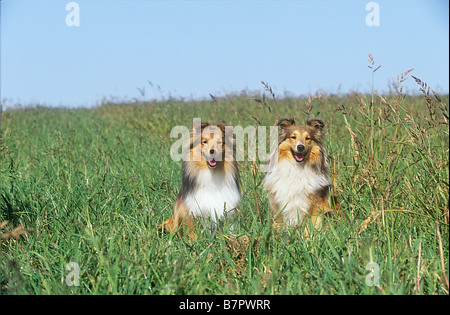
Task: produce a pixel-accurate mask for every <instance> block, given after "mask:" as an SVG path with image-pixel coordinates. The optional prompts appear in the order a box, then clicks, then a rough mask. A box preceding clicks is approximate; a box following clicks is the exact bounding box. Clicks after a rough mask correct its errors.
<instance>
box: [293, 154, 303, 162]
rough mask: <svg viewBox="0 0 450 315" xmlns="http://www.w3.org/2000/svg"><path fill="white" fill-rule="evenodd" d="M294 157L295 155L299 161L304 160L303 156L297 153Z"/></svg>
mask: <svg viewBox="0 0 450 315" xmlns="http://www.w3.org/2000/svg"><path fill="white" fill-rule="evenodd" d="M294 157H295V159H296V160H297V161H298V162H301V161H303V156H297V155H294Z"/></svg>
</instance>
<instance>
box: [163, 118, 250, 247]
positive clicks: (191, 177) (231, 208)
mask: <svg viewBox="0 0 450 315" xmlns="http://www.w3.org/2000/svg"><path fill="white" fill-rule="evenodd" d="M225 128H226V127H225V125H222V124H219V125H217V126H212V125H210V124H209V123H202V124H201V126H194V129H193V131H192V132H191V134H190V140H189V144H188V145H189V149H188V150H186V151H187V156H186V158H185V159H184V161H183V165H182V183H181V188H180V191H179V193H178V196H177V199H176V201H175V206H174V213H173V216H172V217H171V218H170V219H168V220H166V221H165V222H164V223H162V224H161V225H160V227H161V228H164V229H166V230H169V231H171V232H174V231H177V230H179V231H180V233H181V234H183V232H184V233H187V234H189V235H190V238H191V239H192V238H193V237H194V234H193V229H192V228H193V224H194V222H193V219H196V218H199V219H207V220H208V219H210V220H211V225H212V226H213V228H216V227H217V224H218V223H219V222H218V221H221V220H222V219H223V218H224V217H227V216H232V215H234V214H235V212H236V207H237V206H238V205H239V202H240V200H241V194H240V190H239V184H238V177H239V173H238V168H237V162H236V160H235V158H234V141H233V136H232V135H231V136H230V137H229V136H228V135H227V137H226V136H225V135H226V133H225ZM227 134H228V133H227Z"/></svg>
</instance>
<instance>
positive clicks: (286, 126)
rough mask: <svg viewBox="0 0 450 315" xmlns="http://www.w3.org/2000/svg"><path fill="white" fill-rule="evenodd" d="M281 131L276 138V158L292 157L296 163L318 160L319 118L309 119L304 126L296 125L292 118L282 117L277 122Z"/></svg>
mask: <svg viewBox="0 0 450 315" xmlns="http://www.w3.org/2000/svg"><path fill="white" fill-rule="evenodd" d="M278 126H280V128H281V132H280V134H279V138H278V160H281V159H292V160H293V161H295V162H296V163H298V164H304V163H311V164H314V163H316V162H319V161H320V157H321V156H322V155H323V152H324V149H323V148H322V140H323V133H322V132H323V128H324V126H325V124H324V123H323V121H321V120H319V119H309V120H308V122H307V123H306V126H297V125H295V121H294V119H292V118H289V119H287V118H282V119H280V120H279V122H278Z"/></svg>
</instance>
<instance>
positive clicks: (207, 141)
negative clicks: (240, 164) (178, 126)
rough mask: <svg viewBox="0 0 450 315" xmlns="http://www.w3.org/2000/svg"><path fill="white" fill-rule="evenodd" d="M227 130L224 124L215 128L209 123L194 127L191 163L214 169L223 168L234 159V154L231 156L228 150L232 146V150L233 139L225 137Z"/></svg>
mask: <svg viewBox="0 0 450 315" xmlns="http://www.w3.org/2000/svg"><path fill="white" fill-rule="evenodd" d="M226 128H227V127H226V126H225V125H223V124H218V125H216V126H214V125H210V123H208V122H204V123H202V124H201V126H196V127H194V130H193V132H192V139H191V158H192V159H191V161H194V162H195V163H197V164H198V165H199V166H201V167H207V168H209V169H214V168H216V167H219V168H220V167H222V166H223V164H224V163H225V162H226V161H229V160H230V159H232V153H231V154H230V152H229V150H227V149H226V148H230V146H231V150H232V145H233V138H232V136H231V137H226V136H225V135H226V132H225V131H226ZM227 134H228V133H227ZM229 138H230V139H229ZM231 152H232V151H231Z"/></svg>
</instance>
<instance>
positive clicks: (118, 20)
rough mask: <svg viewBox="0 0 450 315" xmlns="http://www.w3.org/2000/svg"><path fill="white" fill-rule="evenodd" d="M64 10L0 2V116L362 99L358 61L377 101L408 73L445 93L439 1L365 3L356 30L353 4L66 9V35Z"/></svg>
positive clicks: (41, 0)
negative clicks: (113, 106)
mask: <svg viewBox="0 0 450 315" xmlns="http://www.w3.org/2000/svg"><path fill="white" fill-rule="evenodd" d="M69 2H70V1H65V0H2V1H1V21H0V26H1V39H0V40H1V42H0V44H1V56H0V57H1V64H0V66H1V68H0V72H1V99H2V103H3V105H4V106H8V105H12V104H14V103H21V104H24V105H30V104H42V105H50V106H60V105H64V106H80V105H82V106H90V105H94V104H96V103H99V102H100V101H101V100H102V99H103V98H106V99H117V100H132V99H133V98H138V99H145V100H149V99H150V98H153V99H154V98H159V99H161V98H162V97H165V98H167V97H168V96H169V95H171V96H173V97H177V98H181V97H183V98H186V99H188V100H189V99H191V98H194V99H198V98H202V97H208V94H209V93H211V94H213V95H217V96H223V95H225V94H226V93H232V92H239V91H241V90H243V89H248V90H250V91H262V85H261V83H260V81H261V80H263V81H266V82H268V83H269V84H270V85H271V86H272V87H273V88H274V90H275V92H276V93H277V94H278V95H281V96H282V95H283V94H284V91H289V92H290V93H292V94H294V95H302V94H315V93H317V92H319V93H325V92H328V93H337V92H340V93H346V92H349V91H360V92H365V91H369V90H370V88H371V73H370V69H368V68H367V65H368V56H367V53H368V52H370V53H371V54H372V55H373V56H374V58H375V61H376V64H377V65H381V66H382V67H381V68H380V69H379V70H378V71H377V72H376V74H375V89H376V90H377V91H380V92H381V91H386V90H388V87H389V82H392V80H394V79H396V78H397V75H399V74H401V73H402V72H404V71H406V70H408V69H411V68H415V70H414V71H413V72H412V73H411V74H413V75H415V76H417V77H419V78H421V79H422V80H423V81H425V82H427V83H428V84H429V85H430V86H431V87H433V89H435V90H436V91H438V92H440V93H445V94H448V91H449V31H448V29H449V4H448V1H442V0H426V1H425V0H422V1H418V0H388V1H381V0H380V1H373V2H376V3H377V4H378V5H379V20H380V25H379V26H368V25H366V16H367V15H368V14H370V13H371V11H366V4H367V3H369V2H370V1H360V0H345V1H331V0H329V1H327V0H314V1H306V0H305V1H302V0H291V1H280V0H278V1H269V0H246V1H244V0H239V1H230V0H227V1H218V0H204V1H189V0H186V1H182V0H179V1H170V0H169V1H167V0H165V1H153V0H148V1H146V0H140V1H130V0H128V1H122V0H115V1H106V0H96V1H94V0H78V1H75V2H76V3H77V4H78V5H79V8H80V11H79V17H80V26H72V27H69V26H67V25H66V16H67V14H69V13H70V11H66V4H67V3H69ZM148 81H150V82H152V85H150V84H149V83H148ZM405 85H406V88H408V90H410V91H417V85H416V84H415V83H414V81H413V80H412V79H411V78H410V79H409V80H408V81H407V82H405ZM158 86H159V88H158ZM138 88H144V89H145V95H144V96H142V95H141V93H140V92H139V90H138Z"/></svg>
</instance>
